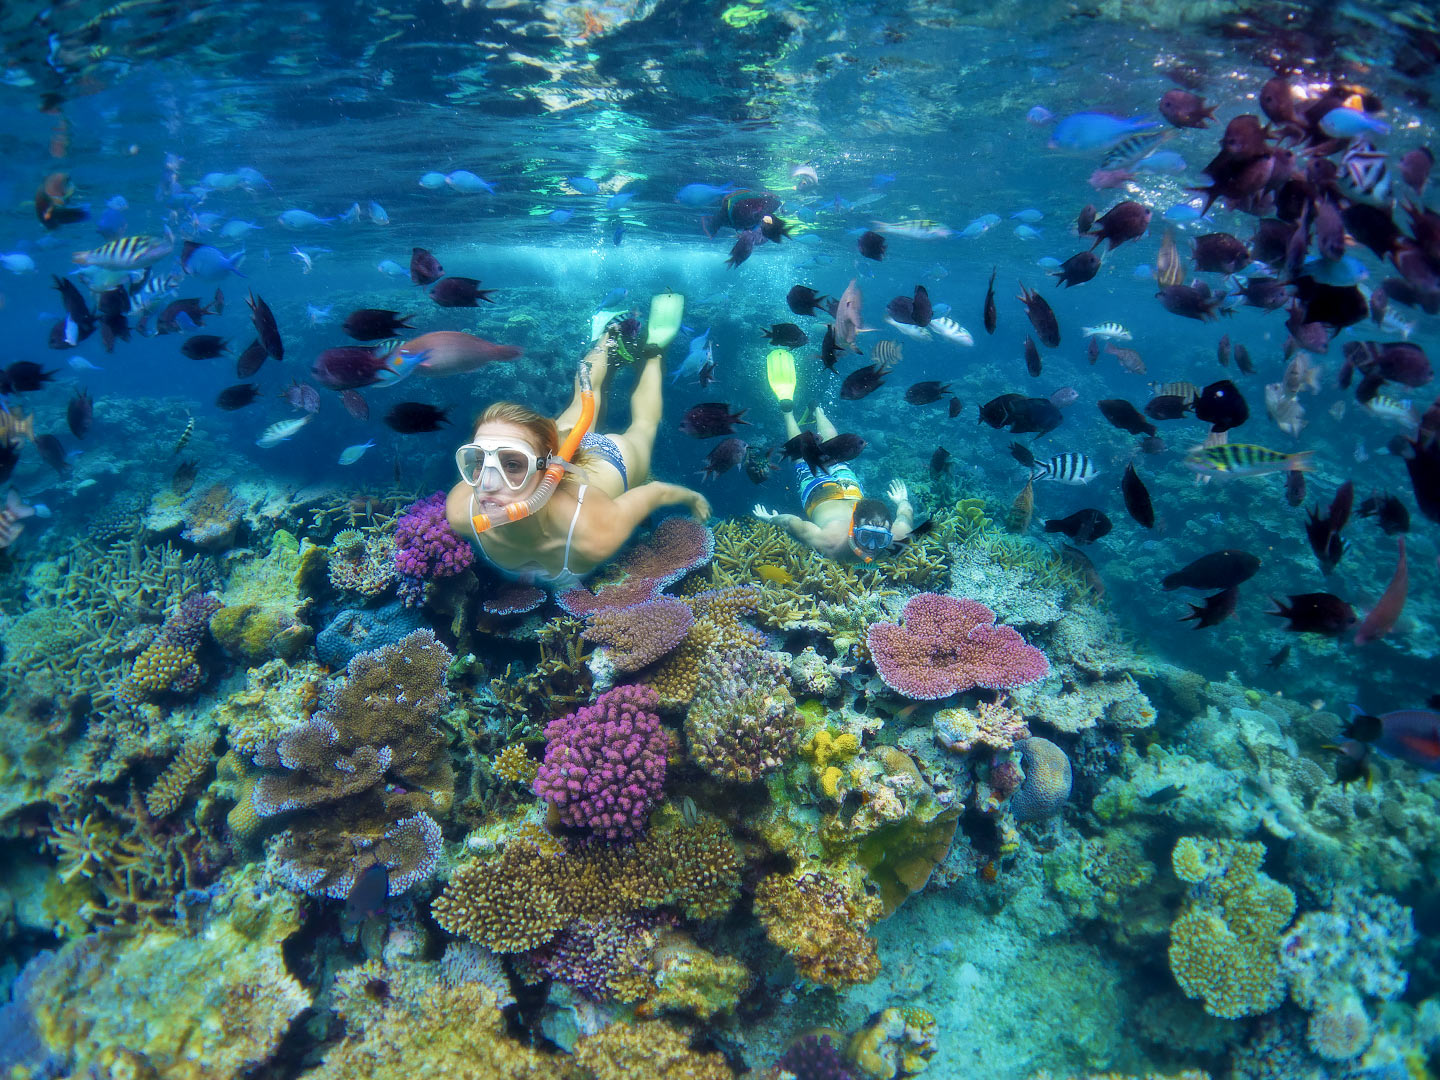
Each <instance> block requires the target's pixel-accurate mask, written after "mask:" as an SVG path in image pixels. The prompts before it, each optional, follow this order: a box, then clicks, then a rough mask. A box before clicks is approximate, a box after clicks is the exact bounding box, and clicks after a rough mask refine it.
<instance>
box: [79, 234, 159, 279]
mask: <svg viewBox="0 0 1440 1080" xmlns="http://www.w3.org/2000/svg"><path fill="white" fill-rule="evenodd" d="M174 250H175V240H174V238H173V237H171V236H170V235H169V234H168V233H167V234H166V235H165V236H122V237H120V239H118V240H111V241H110V242H109V243H107V244H101V245H100V246H99V247H98V248H94V249H93V250H91V251H77V252H75V254H74V256H72V257H73V259H74V260H75V262H77V263H79V264H80V265H81V266H98V267H100V268H101V269H102V270H136V269H139V268H140V267H142V266H149V265H150V264H151V263H157V262H159V261H160V260H161V259H163V258H165V256H166V255H169V254H170V253H171V252H172V251H174Z"/></svg>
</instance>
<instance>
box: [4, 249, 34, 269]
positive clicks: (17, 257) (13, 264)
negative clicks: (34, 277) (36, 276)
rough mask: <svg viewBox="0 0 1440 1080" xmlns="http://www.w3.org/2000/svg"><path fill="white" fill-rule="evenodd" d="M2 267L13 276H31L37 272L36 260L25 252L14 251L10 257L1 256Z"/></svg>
mask: <svg viewBox="0 0 1440 1080" xmlns="http://www.w3.org/2000/svg"><path fill="white" fill-rule="evenodd" d="M0 266H3V267H4V268H5V269H6V270H9V271H10V273H12V274H29V273H33V272H34V270H35V260H34V259H32V258H31V257H30V256H29V255H26V254H25V253H24V252H23V251H12V252H11V253H10V254H8V255H0Z"/></svg>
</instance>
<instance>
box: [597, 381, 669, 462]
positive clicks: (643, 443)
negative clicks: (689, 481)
mask: <svg viewBox="0 0 1440 1080" xmlns="http://www.w3.org/2000/svg"><path fill="white" fill-rule="evenodd" d="M664 374H665V369H664V368H663V367H662V366H661V356H660V354H659V353H653V354H652V355H650V356H649V357H647V358H646V360H645V366H644V367H642V368H641V369H640V376H639V378H637V379H636V380H635V392H634V393H632V394H631V395H630V426H629V427H628V428H626V429H625V430H624V431H623V432H621V433H619V434H616V435H612V436H610V438H612V439H613V440H614V441H615V445H616V446H618V447H619V448H620V456H621V457H622V458H624V459H625V472H626V474H627V475H628V478H629V481H630V486H631V487H632V488H633V487H635V486H636V485H637V484H643V483H645V481H647V480H649V479H650V454H651V452H652V451H653V450H654V449H655V435H656V434H657V433H658V432H659V430H660V414H661V412H662V411H663V409H664V394H663V392H662V390H663V387H662V384H661V379H662V378H663V376H664Z"/></svg>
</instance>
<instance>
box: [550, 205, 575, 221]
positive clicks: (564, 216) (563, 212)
mask: <svg viewBox="0 0 1440 1080" xmlns="http://www.w3.org/2000/svg"><path fill="white" fill-rule="evenodd" d="M574 216H575V211H574V210H567V209H565V208H564V207H561V208H560V209H558V210H551V211H550V213H548V214H546V215H545V217H546V218H548V219H549V220H550V221H553V222H554V223H555V224H556V225H564V224H565V223H566V222H567V221H569V220H570V219H571V218H573V217H574Z"/></svg>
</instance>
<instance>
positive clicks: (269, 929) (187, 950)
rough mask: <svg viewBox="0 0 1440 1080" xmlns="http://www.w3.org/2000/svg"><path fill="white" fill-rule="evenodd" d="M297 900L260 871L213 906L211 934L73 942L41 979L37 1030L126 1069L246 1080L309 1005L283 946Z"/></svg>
mask: <svg viewBox="0 0 1440 1080" xmlns="http://www.w3.org/2000/svg"><path fill="white" fill-rule="evenodd" d="M299 907H300V905H299V902H298V898H294V897H288V896H286V895H285V894H283V893H282V894H279V895H278V896H277V895H275V894H273V893H271V892H268V891H266V890H264V889H263V888H262V887H261V885H260V875H259V873H258V868H251V869H250V870H248V871H246V872H245V873H244V874H242V875H241V876H240V878H238V879H237V880H236V881H235V882H234V883H233V885H232V886H231V887H230V888H229V889H227V890H226V891H225V892H224V893H223V894H221V895H220V896H219V897H217V898H216V899H215V900H214V901H212V903H211V912H210V916H209V918H208V924H207V927H206V932H205V933H203V934H188V933H186V932H184V931H183V929H181V928H178V927H175V928H168V929H151V930H150V931H148V932H147V933H145V934H144V935H142V936H125V935H115V934H106V935H99V934H96V935H89V936H86V937H82V938H79V939H77V940H75V941H72V942H70V943H69V944H67V945H66V946H65V947H64V948H62V949H61V950H60V951H59V953H57V954H56V956H55V957H54V958H53V959H52V960H50V961H49V963H48V964H47V965H46V966H45V967H44V969H43V970H42V971H41V973H40V974H39V976H38V977H37V979H36V981H35V984H34V987H33V992H32V995H31V1001H32V1003H33V1004H32V1009H33V1011H34V1017H35V1020H34V1022H35V1027H36V1030H37V1031H38V1032H39V1034H40V1036H41V1038H42V1039H43V1041H44V1042H45V1044H46V1045H47V1047H48V1048H49V1049H50V1051H51V1052H52V1053H53V1054H55V1055H57V1056H58V1057H59V1059H60V1060H61V1061H67V1060H68V1061H74V1062H77V1063H91V1062H95V1063H100V1062H106V1061H109V1062H113V1063H117V1064H118V1063H121V1062H129V1063H130V1065H131V1068H132V1071H129V1072H127V1073H125V1075H135V1076H143V1075H151V1076H165V1077H174V1078H176V1080H192V1078H193V1080H201V1078H205V1080H226V1078H230V1077H236V1078H238V1077H240V1076H243V1075H246V1074H248V1073H249V1071H250V1070H251V1069H252V1068H254V1067H255V1066H257V1065H260V1064H262V1063H264V1062H266V1061H268V1060H269V1058H270V1057H271V1055H272V1054H273V1053H274V1051H275V1049H276V1048H277V1047H278V1046H279V1044H280V1040H281V1039H282V1038H283V1037H284V1036H285V1033H286V1031H287V1030H288V1029H289V1027H290V1024H291V1022H292V1021H293V1020H294V1019H295V1017H297V1016H298V1015H299V1014H300V1013H301V1012H302V1011H304V1010H305V1009H306V1008H308V1007H309V1006H310V1004H311V998H310V994H309V993H308V992H307V991H306V990H305V988H304V987H303V986H302V985H301V984H300V983H299V982H298V981H297V980H296V979H295V978H294V977H293V976H292V975H291V974H290V972H289V971H288V970H287V969H286V966H285V958H284V955H283V952H282V949H283V946H284V944H285V942H286V940H287V939H289V938H290V937H291V936H292V935H293V934H294V933H295V932H296V930H297V929H298V928H299V925H300V910H299ZM138 988H143V991H142V990H139V989H138ZM106 1075H120V1074H119V1073H115V1072H111V1073H107V1074H106Z"/></svg>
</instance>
